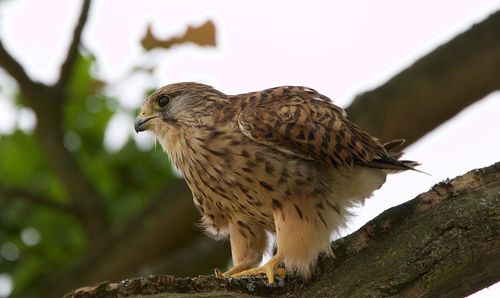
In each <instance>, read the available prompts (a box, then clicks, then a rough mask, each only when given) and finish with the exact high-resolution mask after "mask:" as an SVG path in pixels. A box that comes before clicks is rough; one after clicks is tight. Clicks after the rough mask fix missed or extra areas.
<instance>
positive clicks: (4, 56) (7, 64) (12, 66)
mask: <svg viewBox="0 0 500 298" xmlns="http://www.w3.org/2000/svg"><path fill="white" fill-rule="evenodd" d="M0 66H2V68H3V69H5V71H6V72H7V73H8V74H9V75H10V76H11V77H13V78H14V79H15V80H16V81H17V83H18V84H19V88H20V89H21V90H22V91H23V92H25V91H27V90H31V89H33V87H34V85H36V83H35V82H33V81H32V80H31V78H30V77H29V76H28V74H27V73H26V71H25V70H24V68H23V67H22V65H21V64H19V62H17V60H16V59H14V57H12V56H11V55H10V54H9V52H7V50H6V49H5V47H4V46H3V43H2V40H0Z"/></svg>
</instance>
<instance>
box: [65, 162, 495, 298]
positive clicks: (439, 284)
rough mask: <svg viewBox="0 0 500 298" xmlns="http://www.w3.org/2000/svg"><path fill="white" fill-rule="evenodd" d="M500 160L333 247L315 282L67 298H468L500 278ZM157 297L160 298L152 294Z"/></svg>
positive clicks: (155, 281)
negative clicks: (130, 297)
mask: <svg viewBox="0 0 500 298" xmlns="http://www.w3.org/2000/svg"><path fill="white" fill-rule="evenodd" d="M499 218H500V162H499V163H496V164H494V165H492V166H489V167H486V168H483V169H479V170H474V171H471V172H469V173H467V174H465V175H463V176H460V177H457V178H455V179H453V180H449V181H445V182H442V183H439V184H437V185H435V186H434V187H433V188H432V189H431V190H430V191H428V192H426V193H423V194H421V195H419V196H418V197H416V198H415V199H413V200H411V201H409V202H407V203H404V204H402V205H400V206H397V207H393V208H391V209H389V210H387V211H385V212H384V213H382V214H381V215H379V216H378V217H377V218H375V219H374V220H372V221H371V222H369V223H368V224H366V225H365V226H364V227H362V228H361V229H360V230H358V231H357V232H355V233H353V234H351V235H349V236H347V237H345V238H342V239H340V240H337V241H335V242H333V244H332V249H333V252H334V254H335V256H336V257H335V258H326V257H322V258H321V259H320V266H319V268H318V270H316V272H315V274H314V276H313V278H312V279H311V280H310V281H306V282H304V281H301V280H300V279H298V278H288V279H287V280H286V281H285V282H283V280H281V279H280V280H279V281H278V284H277V286H272V287H270V286H268V285H266V282H265V278H264V277H262V278H256V277H253V278H242V279H229V280H225V279H217V278H215V277H213V276H200V277H198V278H175V277H173V276H151V277H141V278H136V279H130V280H125V281H122V282H115V283H110V282H104V283H101V284H99V285H97V286H89V287H85V288H82V289H78V290H75V291H73V292H71V293H69V294H67V295H66V296H65V297H68V298H70V297H71V298H77V297H109V296H112V297H126V296H130V295H134V297H142V296H150V295H157V294H161V297H179V294H180V293H184V294H188V295H189V297H234V296H238V297H240V296H241V295H242V294H245V295H249V296H250V295H252V296H264V297H386V296H398V297H463V296H466V295H469V294H472V293H474V292H476V291H478V290H480V289H482V288H484V287H487V286H489V285H492V284H494V283H495V282H497V281H498V280H499V277H500V250H499V249H498V248H499V247H500V237H499V231H500V220H499ZM155 297H159V296H155Z"/></svg>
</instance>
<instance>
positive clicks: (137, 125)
mask: <svg viewBox="0 0 500 298" xmlns="http://www.w3.org/2000/svg"><path fill="white" fill-rule="evenodd" d="M153 118H156V116H150V117H141V116H138V117H137V118H135V122H134V129H135V132H137V133H139V132H141V131H145V130H146V129H147V125H146V124H147V123H148V122H149V120H151V119H153Z"/></svg>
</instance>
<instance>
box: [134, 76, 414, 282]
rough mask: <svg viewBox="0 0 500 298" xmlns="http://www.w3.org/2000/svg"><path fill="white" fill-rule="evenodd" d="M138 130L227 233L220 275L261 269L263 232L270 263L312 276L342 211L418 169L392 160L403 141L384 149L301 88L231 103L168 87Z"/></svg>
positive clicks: (207, 217)
mask: <svg viewBox="0 0 500 298" xmlns="http://www.w3.org/2000/svg"><path fill="white" fill-rule="evenodd" d="M160 98H161V99H160ZM163 104H165V106H162V105H163ZM135 127H136V130H137V131H142V130H149V131H151V132H152V133H153V134H154V135H155V136H156V137H157V139H158V141H159V142H160V144H161V145H162V147H163V148H164V150H165V151H166V152H167V153H168V154H169V155H170V157H171V159H172V161H173V163H174V164H175V166H176V167H177V168H178V169H179V170H180V171H181V172H182V173H183V175H184V177H185V179H186V181H187V183H188V185H189V187H190V188H191V190H192V193H193V199H194V203H195V205H196V207H197V208H198V210H199V211H200V213H201V214H202V221H203V223H204V226H205V227H206V230H207V231H208V232H210V233H212V234H214V235H227V234H229V237H230V242H231V250H232V257H233V263H234V268H232V269H231V270H229V271H228V272H226V273H224V276H235V275H236V276H238V273H242V272H243V273H245V272H249V271H244V270H247V269H251V268H254V267H256V266H257V265H258V264H259V263H260V261H261V260H262V255H263V253H264V251H265V250H266V247H267V243H268V241H267V235H266V231H269V232H272V233H274V234H275V235H276V244H277V251H278V252H277V255H276V256H275V258H274V259H275V262H273V264H272V265H273V266H275V265H276V264H277V263H279V262H281V261H283V262H284V264H285V265H286V267H287V268H289V269H291V270H296V271H297V272H298V273H299V274H301V275H302V276H304V277H307V276H309V274H310V270H311V268H312V267H313V266H314V263H315V261H316V259H317V257H318V255H319V254H320V253H322V252H323V253H327V254H329V253H331V250H330V235H331V234H332V232H334V231H335V230H336V229H338V228H339V227H341V226H342V225H344V224H345V221H346V217H347V216H348V212H347V208H349V207H351V206H353V205H354V204H356V203H362V202H363V201H364V199H365V198H367V197H369V196H370V195H371V194H372V192H373V191H374V190H376V189H378V188H380V187H381V186H382V184H383V183H384V182H385V177H386V174H387V173H388V172H390V171H401V170H406V169H411V168H412V167H413V166H415V165H416V163H414V162H411V161H400V160H398V158H399V156H400V154H399V152H397V151H395V150H394V148H396V147H397V146H398V145H400V144H401V143H402V141H401V140H396V141H394V142H390V143H388V144H386V145H385V147H384V146H383V145H382V144H380V143H379V142H378V141H377V139H376V138H374V137H372V136H370V135H368V134H367V133H366V132H364V131H363V130H362V129H361V128H359V127H358V126H357V125H355V124H354V123H352V122H350V121H349V120H348V118H347V115H346V113H345V112H344V110H342V109H341V108H339V107H337V106H335V105H334V104H333V103H332V102H331V101H330V99H329V98H327V97H326V96H324V95H321V94H319V93H318V92H316V91H315V90H312V89H310V88H306V87H292V86H286V87H277V88H272V89H267V90H264V91H260V92H252V93H246V94H240V95H235V96H228V95H225V94H223V93H221V92H219V91H217V90H215V89H213V88H212V87H209V86H206V85H202V84H197V83H178V84H172V85H167V86H165V87H162V88H160V89H158V90H157V91H156V92H155V93H154V94H152V95H151V96H150V97H149V98H148V99H147V100H146V102H145V103H144V104H143V106H142V108H141V112H140V114H139V117H138V118H137V120H136V123H135ZM250 274H251V273H250ZM270 281H271V278H270Z"/></svg>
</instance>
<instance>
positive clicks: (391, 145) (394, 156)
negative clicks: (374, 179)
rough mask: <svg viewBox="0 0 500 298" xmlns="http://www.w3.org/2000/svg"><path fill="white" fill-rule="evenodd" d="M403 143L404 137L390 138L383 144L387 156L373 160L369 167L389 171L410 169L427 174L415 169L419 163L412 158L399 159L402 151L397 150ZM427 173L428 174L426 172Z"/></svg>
mask: <svg viewBox="0 0 500 298" xmlns="http://www.w3.org/2000/svg"><path fill="white" fill-rule="evenodd" d="M404 143H405V139H397V140H392V141H389V142H387V143H385V144H384V145H383V146H384V148H385V150H386V151H387V156H384V157H381V158H378V159H375V160H373V161H372V162H371V163H370V164H368V166H369V167H373V168H378V169H383V170H388V171H390V172H401V171H406V170H412V171H416V172H419V173H423V174H427V173H426V172H423V171H420V170H417V169H415V167H417V166H419V165H420V163H418V162H416V161H413V160H400V159H399V158H401V156H402V155H403V151H399V150H398V148H400V147H401V146H402V145H403V144H404ZM427 175H429V174H427Z"/></svg>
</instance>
